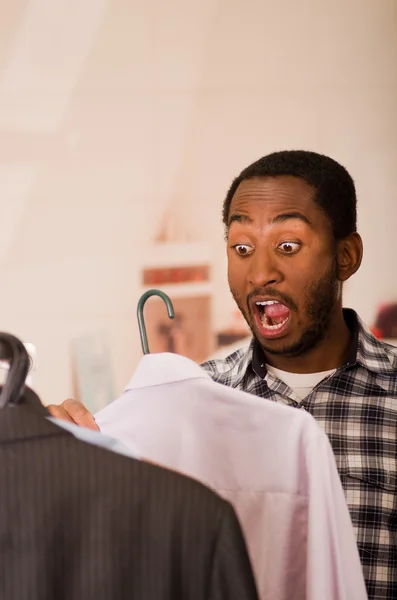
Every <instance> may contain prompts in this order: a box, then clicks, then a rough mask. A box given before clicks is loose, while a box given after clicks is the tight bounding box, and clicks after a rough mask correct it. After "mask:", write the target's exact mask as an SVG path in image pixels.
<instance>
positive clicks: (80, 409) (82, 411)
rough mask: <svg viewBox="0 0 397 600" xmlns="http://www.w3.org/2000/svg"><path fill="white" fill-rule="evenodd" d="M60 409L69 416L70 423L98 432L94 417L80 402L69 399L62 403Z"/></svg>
mask: <svg viewBox="0 0 397 600" xmlns="http://www.w3.org/2000/svg"><path fill="white" fill-rule="evenodd" d="M62 407H63V408H64V410H65V411H66V412H67V413H68V414H69V415H70V417H71V419H72V421H73V422H74V423H77V425H80V426H81V427H88V429H95V430H97V431H99V427H98V425H97V424H96V422H95V419H94V417H93V416H92V414H91V413H90V411H89V410H87V409H86V407H85V406H84V404H82V403H81V402H78V401H77V400H73V399H72V398H69V399H68V400H65V402H63V403H62Z"/></svg>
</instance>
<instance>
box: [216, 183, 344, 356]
mask: <svg viewBox="0 0 397 600" xmlns="http://www.w3.org/2000/svg"><path fill="white" fill-rule="evenodd" d="M314 197H315V190H313V188H312V187H311V186H309V185H308V184H307V183H306V182H305V181H303V180H301V179H298V178H296V177H291V176H282V177H281V176H280V177H272V178H254V179H249V180H245V181H243V182H242V183H241V184H240V185H239V187H238V188H237V190H236V193H235V195H234V197H233V200H232V203H231V206H230V211H229V221H228V223H229V232H228V248H227V256H228V279H229V286H230V290H231V292H232V294H233V297H234V299H235V301H236V303H237V305H238V307H239V308H240V310H241V312H242V313H243V315H244V317H245V319H246V321H247V323H248V325H249V326H250V328H251V330H252V333H253V335H254V336H255V337H256V338H257V339H258V341H259V342H260V344H261V346H262V347H263V349H264V350H265V352H267V353H269V354H274V355H282V356H299V355H301V354H304V353H305V352H307V351H309V350H311V349H312V348H315V347H316V346H317V345H318V344H319V343H320V342H321V341H322V340H323V339H324V337H325V336H326V334H327V332H328V329H329V327H330V322H331V319H332V314H333V312H334V311H335V310H337V307H338V306H339V308H340V293H341V285H340V282H339V281H338V276H337V257H336V245H335V240H334V237H333V234H332V227H331V223H330V222H329V220H328V218H327V216H326V215H325V214H324V213H323V212H322V210H321V209H320V208H319V207H318V206H317V205H316V203H315V200H314Z"/></svg>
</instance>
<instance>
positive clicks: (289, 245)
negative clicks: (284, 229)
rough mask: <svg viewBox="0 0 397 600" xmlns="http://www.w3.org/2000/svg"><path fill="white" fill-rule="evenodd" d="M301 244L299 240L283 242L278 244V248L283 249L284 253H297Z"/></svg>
mask: <svg viewBox="0 0 397 600" xmlns="http://www.w3.org/2000/svg"><path fill="white" fill-rule="evenodd" d="M300 247H301V245H300V244H298V242H282V244H280V245H279V246H278V249H279V250H281V252H282V253H283V254H296V252H298V250H299V249H300Z"/></svg>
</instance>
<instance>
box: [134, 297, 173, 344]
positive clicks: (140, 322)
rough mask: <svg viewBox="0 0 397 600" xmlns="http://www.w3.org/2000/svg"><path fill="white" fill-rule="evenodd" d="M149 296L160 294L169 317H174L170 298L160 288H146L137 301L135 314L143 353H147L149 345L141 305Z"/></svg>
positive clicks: (142, 305)
mask: <svg viewBox="0 0 397 600" xmlns="http://www.w3.org/2000/svg"><path fill="white" fill-rule="evenodd" d="M150 296H160V298H162V299H163V300H164V302H165V305H166V307H167V311H168V316H169V318H170V319H173V318H174V317H175V313H174V307H173V306H172V302H171V300H170V299H169V297H168V296H167V294H165V293H164V292H162V291H161V290H148V291H147V292H145V293H144V294H143V295H142V296H141V297H140V299H139V302H138V308H137V316H138V327H139V335H140V336H141V344H142V350H143V353H144V354H149V345H148V341H147V333H146V326H145V319H144V318H143V307H144V306H145V302H146V300H147V299H148V298H150Z"/></svg>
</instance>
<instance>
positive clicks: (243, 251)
mask: <svg viewBox="0 0 397 600" xmlns="http://www.w3.org/2000/svg"><path fill="white" fill-rule="evenodd" d="M233 248H234V249H235V251H236V252H237V254H238V255H239V256H249V255H250V254H251V253H252V252H253V250H254V249H253V248H252V246H248V245H247V244H235V246H233Z"/></svg>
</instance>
